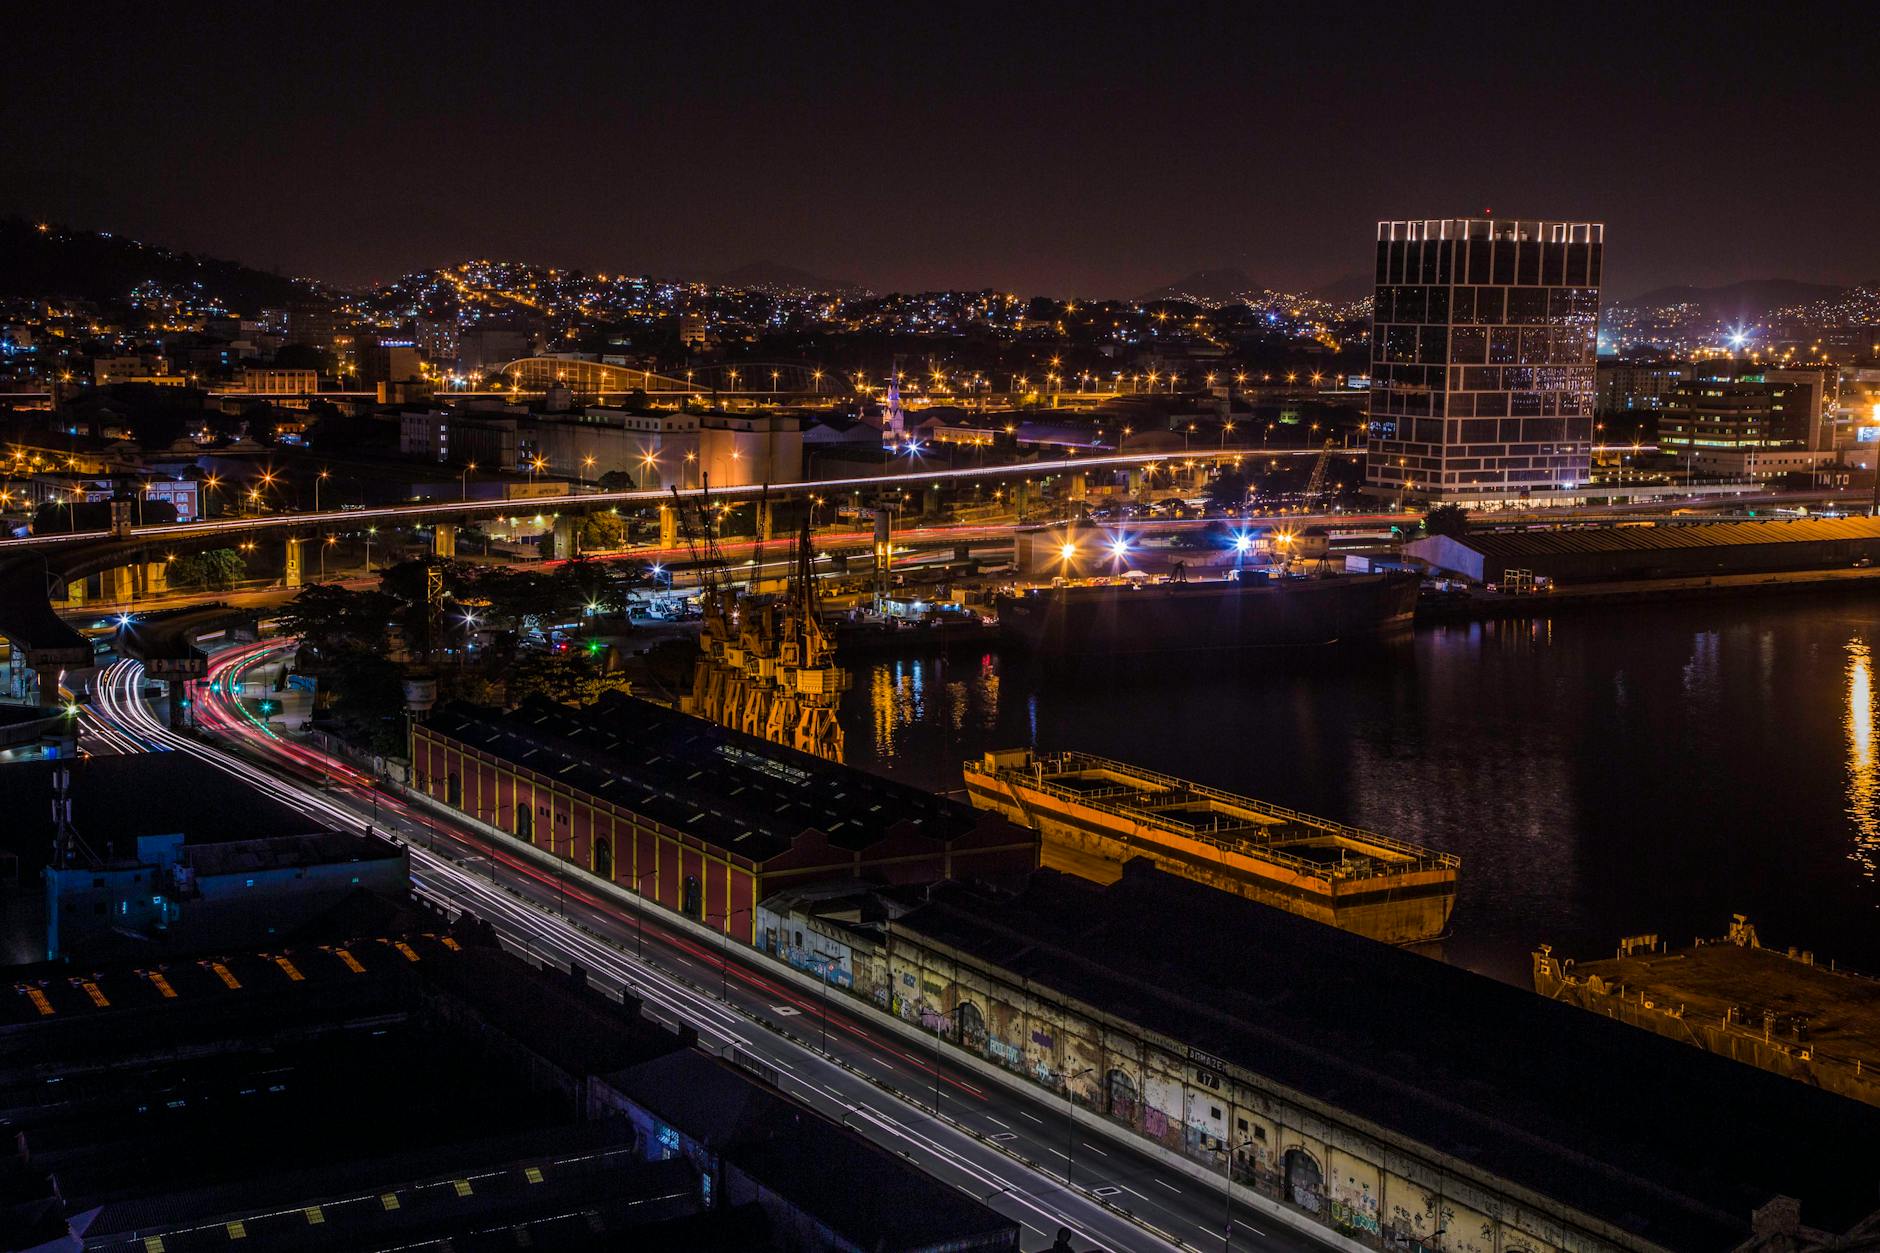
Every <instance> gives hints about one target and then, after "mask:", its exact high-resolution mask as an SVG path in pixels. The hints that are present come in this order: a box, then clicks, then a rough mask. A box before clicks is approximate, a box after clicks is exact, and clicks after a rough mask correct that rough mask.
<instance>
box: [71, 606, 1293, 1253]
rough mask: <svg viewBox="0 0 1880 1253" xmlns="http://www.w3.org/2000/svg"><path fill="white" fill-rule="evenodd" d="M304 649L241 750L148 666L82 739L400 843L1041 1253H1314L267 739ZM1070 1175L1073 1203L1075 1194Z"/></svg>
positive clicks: (253, 662) (437, 880)
mask: <svg viewBox="0 0 1880 1253" xmlns="http://www.w3.org/2000/svg"><path fill="white" fill-rule="evenodd" d="M292 646H293V644H292V641H285V640H266V641H261V642H259V643H250V644H241V645H236V646H234V647H232V648H230V649H227V650H225V651H223V652H221V653H219V654H218V655H217V656H216V657H215V658H214V659H213V661H212V664H211V674H210V683H208V684H204V685H201V686H199V688H198V693H199V695H200V696H201V699H200V701H199V703H198V705H197V707H196V709H195V714H196V717H197V720H198V723H199V725H200V726H201V727H202V729H203V730H204V731H205V732H207V733H208V734H210V735H212V736H214V737H215V738H217V739H219V740H222V741H223V742H224V743H225V744H227V745H229V746H230V747H231V748H233V749H234V750H235V752H233V753H232V752H228V751H223V750H222V749H219V748H214V747H210V746H207V745H205V744H203V743H201V742H199V741H198V740H197V739H195V738H194V737H192V736H189V735H180V734H176V733H173V732H171V731H169V730H167V729H166V728H165V727H164V726H163V725H162V723H161V721H160V720H159V718H158V717H157V715H156V714H155V713H154V712H153V711H152V709H151V708H150V706H149V705H148V704H147V703H146V702H145V700H144V699H143V698H142V697H141V695H140V691H141V689H142V687H143V677H142V667H141V666H140V665H139V664H137V663H135V662H119V663H117V664H115V665H113V666H112V667H111V668H110V669H109V670H108V671H107V672H106V673H105V677H104V680H103V681H102V682H101V684H100V694H99V698H98V700H97V703H96V705H95V706H94V707H93V708H91V709H89V710H87V711H86V722H85V727H84V734H85V736H86V737H87V738H88V739H90V740H92V741H94V742H99V741H102V746H103V747H106V748H108V749H114V750H116V751H181V752H189V753H192V754H195V755H197V756H198V757H201V758H203V759H204V760H206V761H209V762H211V763H212V764H214V765H216V766H217V767H218V768H220V769H223V770H225V771H227V772H229V773H230V774H233V775H236V776H237V777H240V778H243V779H245V780H247V781H248V782H250V783H251V784H252V785H254V786H255V787H257V788H258V789H260V790H263V791H265V792H267V793H268V794H270V795H272V796H274V797H276V798H277V799H279V800H281V801H283V802H284V803H286V804H289V805H291V806H293V807H295V808H297V809H299V810H301V811H302V812H304V813H306V814H307V815H308V817H309V818H310V819H314V820H317V821H319V822H321V823H325V824H330V825H334V826H338V827H340V828H341V829H360V828H362V827H364V826H366V825H370V826H371V827H372V828H373V829H374V830H376V831H378V832H380V833H382V834H384V835H386V836H388V837H390V838H394V839H398V840H402V841H404V842H405V843H407V844H408V845H409V846H410V851H411V859H412V872H413V879H414V881H415V884H416V888H417V891H418V892H419V894H420V895H421V896H423V897H424V898H426V899H428V900H431V901H433V902H435V903H437V904H439V905H441V906H443V907H444V908H446V909H448V910H451V911H457V910H468V911H470V912H472V913H474V914H476V915H477V916H478V917H481V918H485V919H487V920H488V921H489V922H490V923H491V924H492V925H494V926H495V928H496V929H497V931H498V932H499V934H500V935H501V936H502V937H503V939H504V942H505V943H506V944H508V945H509V946H511V947H512V948H514V949H515V950H516V951H518V952H521V953H523V954H526V955H527V956H529V957H530V958H531V959H533V960H536V961H539V962H543V963H545V964H552V965H554V966H556V967H559V968H566V967H567V966H569V965H570V963H575V964H578V965H579V966H580V967H581V968H582V969H583V970H585V971H586V972H587V974H588V977H589V978H590V979H591V980H592V981H593V982H595V983H596V984H597V985H599V986H601V987H604V988H607V989H608V990H610V991H613V990H618V989H623V988H624V989H628V990H631V991H632V992H633V993H634V994H635V995H637V996H639V997H641V998H642V999H643V1001H644V1003H645V1006H646V1009H647V1012H649V1013H651V1014H653V1015H654V1016H655V1017H658V1018H660V1019H662V1020H664V1021H666V1022H668V1023H671V1024H673V1025H675V1026H677V1025H683V1026H687V1027H690V1028H692V1029H693V1030H695V1031H696V1032H697V1033H698V1039H699V1043H700V1045H701V1047H704V1048H707V1049H709V1050H711V1051H714V1052H717V1053H720V1054H721V1055H724V1056H726V1057H728V1058H731V1059H733V1060H735V1061H737V1062H739V1063H740V1064H743V1065H746V1066H749V1067H751V1068H753V1069H755V1070H757V1071H759V1072H760V1073H763V1074H765V1075H766V1077H773V1076H774V1079H775V1081H776V1082H777V1083H778V1084H779V1085H780V1086H781V1087H782V1088H783V1089H784V1090H785V1091H787V1092H789V1093H791V1094H792V1095H794V1096H796V1097H798V1098H799V1099H802V1100H804V1101H805V1102H807V1103H809V1104H810V1105H812V1106H814V1107H815V1108H817V1109H819V1110H821V1111H822V1112H824V1113H825V1114H827V1115H829V1116H830V1117H832V1118H838V1119H841V1120H842V1121H844V1122H845V1123H847V1124H848V1125H849V1126H851V1127H853V1128H855V1129H856V1130H857V1131H859V1132H860V1133H861V1134H863V1135H866V1136H868V1137H869V1138H870V1139H871V1140H874V1141H875V1142H876V1143H878V1144H881V1145H884V1146H886V1147H888V1148H890V1149H892V1150H893V1151H895V1152H898V1153H901V1154H902V1155H903V1156H905V1157H907V1158H908V1159H909V1160H910V1161H912V1162H914V1163H915V1164H916V1165H918V1166H919V1167H920V1168H921V1169H923V1170H925V1171H927V1172H929V1173H930V1174H933V1175H934V1176H935V1177H937V1178H940V1179H943V1180H946V1181H947V1182H950V1183H953V1184H955V1185H956V1186H958V1187H960V1188H961V1189H962V1190H963V1191H966V1192H970V1193H972V1194H973V1195H975V1196H978V1197H981V1198H983V1199H984V1200H986V1202H987V1203H988V1204H990V1205H992V1206H993V1207H994V1208H995V1209H998V1210H999V1211H1000V1212H1002V1213H1005V1214H1007V1215H1009V1216H1011V1217H1013V1218H1015V1219H1017V1220H1018V1221H1020V1222H1022V1223H1023V1224H1024V1225H1025V1228H1026V1243H1027V1248H1040V1249H1041V1248H1045V1247H1048V1246H1049V1245H1050V1244H1051V1242H1052V1240H1053V1239H1055V1237H1056V1234H1057V1230H1058V1227H1059V1226H1060V1225H1063V1226H1068V1227H1069V1228H1070V1229H1071V1230H1072V1232H1073V1247H1075V1248H1077V1249H1079V1250H1083V1249H1089V1248H1104V1249H1153V1248H1192V1249H1199V1250H1212V1249H1262V1250H1281V1249H1284V1250H1303V1249H1307V1248H1316V1247H1320V1246H1319V1245H1318V1244H1317V1242H1316V1241H1314V1240H1313V1239H1311V1238H1310V1237H1308V1236H1306V1235H1305V1234H1303V1233H1300V1232H1296V1231H1294V1230H1292V1229H1291V1228H1289V1227H1287V1226H1285V1225H1283V1224H1281V1223H1279V1222H1278V1221H1276V1220H1275V1219H1273V1218H1270V1217H1268V1216H1266V1215H1264V1214H1255V1213H1253V1212H1252V1210H1251V1207H1250V1206H1249V1205H1248V1203H1247V1202H1246V1201H1245V1200H1244V1199H1240V1198H1237V1200H1236V1202H1235V1205H1234V1209H1235V1214H1234V1220H1233V1225H1232V1240H1231V1242H1230V1241H1229V1239H1228V1222H1227V1220H1228V1202H1227V1198H1226V1197H1225V1195H1224V1194H1223V1192H1222V1190H1221V1189H1220V1188H1219V1187H1218V1186H1208V1184H1207V1183H1205V1182H1203V1181H1201V1180H1198V1179H1197V1178H1195V1177H1194V1176H1193V1175H1192V1174H1190V1173H1188V1172H1186V1171H1183V1170H1180V1169H1177V1168H1174V1167H1171V1166H1170V1165H1167V1164H1164V1163H1162V1162H1160V1161H1157V1160H1155V1159H1153V1158H1151V1157H1150V1156H1148V1155H1147V1154H1145V1153H1143V1152H1141V1151H1139V1150H1137V1149H1134V1148H1132V1147H1130V1146H1129V1145H1128V1144H1127V1142H1126V1139H1123V1138H1119V1137H1118V1136H1117V1135H1116V1134H1115V1133H1114V1129H1112V1128H1110V1127H1109V1126H1108V1125H1107V1124H1105V1125H1098V1123H1097V1119H1096V1117H1095V1116H1094V1115H1092V1114H1090V1113H1089V1112H1088V1111H1085V1110H1079V1111H1077V1115H1076V1122H1075V1124H1073V1123H1072V1121H1071V1120H1070V1111H1069V1110H1068V1108H1067V1106H1066V1105H1065V1103H1064V1102H1062V1101H1059V1100H1055V1099H1053V1098H1052V1097H1051V1096H1049V1095H1048V1094H1047V1093H1044V1092H1042V1091H1038V1090H1036V1089H1030V1088H1029V1087H1028V1086H1026V1085H1022V1084H1019V1083H1017V1082H1016V1081H1014V1083H1013V1084H1012V1085H1010V1086H1008V1084H1007V1083H1004V1082H1000V1081H997V1080H993V1079H988V1078H986V1077H984V1076H983V1075H982V1074H981V1073H980V1072H978V1071H976V1070H974V1069H972V1068H970V1067H969V1066H967V1065H965V1064H962V1062H961V1061H960V1060H958V1059H956V1058H954V1057H950V1056H949V1055H948V1054H949V1052H950V1050H948V1049H947V1048H945V1047H943V1046H942V1045H941V1044H940V1042H939V1041H938V1040H935V1041H934V1042H933V1044H932V1046H931V1047H930V1048H924V1047H921V1046H918V1045H915V1044H913V1043H912V1042H910V1041H904V1040H902V1039H901V1038H900V1037H899V1036H898V1035H897V1034H896V1033H894V1032H893V1031H892V1030H890V1029H889V1028H888V1027H887V1026H886V1025H885V1023H884V1022H883V1020H881V1019H880V1018H879V1017H877V1016H876V1015H874V1014H872V1013H871V1012H870V1011H868V1010H866V1009H864V1008H862V1007H859V1006H856V1005H854V1004H853V1002H848V1001H846V999H845V998H843V997H842V996H840V995H836V996H831V997H829V998H828V999H826V1000H825V999H824V998H823V997H819V996H817V995H815V994H814V993H811V992H806V991H804V990H801V989H799V988H798V987H796V986H794V982H793V981H792V980H790V979H789V978H788V977H786V976H785V975H784V974H783V973H782V968H781V967H778V966H775V965H774V964H772V963H770V962H769V961H768V960H767V959H765V958H762V957H761V956H759V955H757V954H755V953H752V952H751V951H749V950H747V949H744V948H742V947H737V946H731V945H727V944H723V943H720V944H718V945H713V944H711V943H710V942H709V941H705V940H701V939H699V938H697V937H695V936H693V935H691V934H689V933H687V932H686V931H684V930H683V929H682V928H681V927H680V926H679V925H676V924H675V923H674V922H672V921H670V920H666V919H662V918H660V917H659V916H658V913H657V912H653V913H649V914H645V915H641V914H636V913H635V912H634V911H633V910H632V909H631V908H630V907H628V906H626V905H625V903H624V902H617V901H614V900H612V899H609V898H608V896H607V894H608V888H607V887H606V886H604V885H602V884H601V883H600V882H599V881H598V880H594V879H592V878H590V877H589V876H586V875H585V874H582V873H581V872H579V871H574V870H567V869H561V868H557V867H555V866H553V865H551V864H547V863H546V862H544V861H538V860H537V859H536V858H535V857H531V856H529V855H528V854H527V853H525V852H524V851H523V850H520V849H518V848H515V847H510V848H494V849H493V848H492V846H491V842H490V840H488V839H487V838H485V837H484V836H482V835H480V834H477V833H476V832H474V831H471V830H469V829H466V828H464V827H463V826H461V825H459V824H456V823H453V822H450V821H446V820H444V819H442V818H440V817H439V816H436V815H434V814H432V813H431V812H430V811H429V810H428V809H427V808H423V807H420V806H417V805H414V804H412V803H410V802H408V801H406V800H405V799H403V798H401V797H400V796H399V795H397V794H396V793H394V792H393V791H391V790H390V789H387V788H380V787H377V786H375V785H374V782H373V780H372V779H371V777H370V776H369V775H368V774H367V773H365V772H362V771H361V770H359V769H358V768H356V767H355V766H353V765H351V764H349V763H347V762H344V761H341V760H338V759H336V758H334V757H331V756H328V755H326V754H324V753H321V752H318V751H316V750H315V749H313V748H312V747H310V746H308V745H306V744H304V743H302V742H300V741H299V740H297V739H295V738H291V737H289V736H287V735H285V734H284V733H283V732H282V731H281V729H280V728H279V727H278V726H266V725H263V723H262V722H261V721H260V720H258V719H257V718H256V717H255V716H254V714H253V713H251V712H250V711H249V709H248V708H246V707H244V706H243V705H242V704H241V703H240V702H239V698H232V697H231V696H230V692H231V691H236V692H239V691H240V689H241V685H242V683H243V681H244V679H248V680H253V679H265V680H271V679H272V677H273V675H274V673H275V672H276V671H277V670H278V667H279V664H280V662H281V661H282V660H283V659H284V657H285V656H286V655H287V653H288V652H289V651H290V650H291V648H292ZM256 686H257V687H258V688H266V689H268V690H270V691H271V689H272V686H273V684H272V682H265V683H262V684H257V685H256ZM206 689H212V690H206ZM295 721H297V719H295ZM237 754H239V755H237ZM936 1109H937V1113H936ZM1067 1170H1068V1173H1069V1174H1070V1177H1071V1179H1072V1180H1073V1181H1074V1183H1075V1187H1074V1188H1070V1189H1067V1188H1066V1186H1065V1176H1066V1173H1067Z"/></svg>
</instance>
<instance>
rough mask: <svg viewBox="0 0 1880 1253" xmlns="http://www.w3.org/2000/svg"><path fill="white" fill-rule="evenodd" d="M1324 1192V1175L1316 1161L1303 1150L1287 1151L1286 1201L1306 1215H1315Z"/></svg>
mask: <svg viewBox="0 0 1880 1253" xmlns="http://www.w3.org/2000/svg"><path fill="white" fill-rule="evenodd" d="M1324 1190H1325V1174H1324V1172H1323V1171H1321V1170H1320V1169H1319V1163H1318V1161H1317V1159H1315V1158H1314V1157H1313V1156H1312V1154H1310V1153H1308V1152H1306V1151H1305V1150H1304V1149H1287V1150H1286V1199H1287V1200H1288V1201H1291V1202H1292V1203H1293V1204H1294V1205H1297V1206H1298V1207H1299V1208H1300V1209H1302V1210H1304V1211H1305V1212H1306V1213H1308V1214H1316V1213H1318V1212H1319V1197H1320V1196H1321V1195H1322V1194H1323V1192H1324Z"/></svg>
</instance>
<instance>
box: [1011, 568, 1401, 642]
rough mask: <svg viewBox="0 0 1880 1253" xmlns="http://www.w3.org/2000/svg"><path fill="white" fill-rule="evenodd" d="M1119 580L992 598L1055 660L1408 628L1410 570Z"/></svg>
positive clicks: (1354, 636) (1015, 634)
mask: <svg viewBox="0 0 1880 1253" xmlns="http://www.w3.org/2000/svg"><path fill="white" fill-rule="evenodd" d="M1237 573H1240V577H1238V578H1234V577H1230V578H1225V579H1193V580H1167V581H1162V582H1155V581H1148V580H1143V579H1125V578H1118V579H1114V580H1104V581H1101V582H1091V583H1079V584H1067V585H1062V586H1052V587H1037V588H1027V589H1021V590H1019V591H1017V592H1014V593H1011V594H1008V595H1003V596H1000V597H998V598H996V599H995V600H994V602H993V604H994V609H995V611H996V612H997V614H998V619H999V625H1000V627H1001V628H1002V629H1003V631H1004V633H1005V634H1006V636H1007V637H1008V638H1010V639H1013V640H1015V641H1017V642H1018V643H1020V644H1023V645H1025V646H1026V647H1029V648H1031V649H1034V650H1036V651H1039V652H1045V653H1050V654H1052V655H1054V656H1079V655H1092V654H1113V653H1149V652H1156V653H1162V652H1186V651H1198V650H1218V649H1236V648H1299V647H1311V646H1317V645H1324V644H1334V643H1338V642H1340V641H1347V640H1360V639H1370V638H1374V637H1376V636H1380V635H1384V634H1387V633H1389V632H1392V631H1396V630H1401V629H1405V628H1408V627H1409V626H1410V625H1411V621H1412V619H1413V618H1414V616H1415V614H1416V605H1417V588H1418V585H1419V580H1418V579H1417V577H1416V576H1415V575H1412V574H1399V573H1388V574H1339V575H1327V576H1324V577H1320V578H1288V577H1279V578H1274V577H1270V576H1267V575H1266V574H1265V572H1263V571H1246V572H1237Z"/></svg>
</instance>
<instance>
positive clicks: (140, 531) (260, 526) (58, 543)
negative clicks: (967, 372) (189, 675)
mask: <svg viewBox="0 0 1880 1253" xmlns="http://www.w3.org/2000/svg"><path fill="white" fill-rule="evenodd" d="M1246 455H1248V454H1247V453H1246V451H1245V450H1244V449H1225V450H1215V449H1204V450H1198V451H1195V452H1192V453H1189V452H1184V453H1171V452H1155V453H1111V454H1103V455H1097V456H1090V457H1063V458H1056V459H1053V460H1049V461H1030V462H1026V463H1024V464H1022V465H1000V466H970V467H966V468H963V469H946V470H915V471H910V472H907V473H903V474H876V475H861V476H856V477H852V478H839V479H804V480H798V481H794V482H789V483H770V484H761V483H746V484H741V485H739V486H736V487H709V486H708V487H682V488H677V489H657V488H636V489H634V490H632V491H623V492H580V493H568V494H565V495H561V496H531V497H529V498H527V499H526V500H508V499H499V500H444V501H418V502H412V503H408V504H397V505H380V506H376V507H372V508H365V509H327V510H321V511H308V512H304V513H274V514H263V515H261V516H259V517H240V518H214V519H208V520H205V521H200V522H174V523H165V524H160V525H152V526H132V527H127V528H124V529H123V530H121V531H120V532H118V533H117V534H115V535H114V534H113V533H112V532H110V531H108V530H98V531H77V532H55V533H50V534H45V535H29V536H24V537H21V538H15V539H4V540H0V561H3V560H5V559H6V558H7V557H8V556H9V555H10V554H13V553H23V552H32V551H44V550H48V549H66V548H72V547H75V546H79V545H84V544H95V543H100V542H103V543H108V544H124V543H136V542H149V541H161V540H177V539H193V538H199V537H203V536H209V537H214V536H218V535H240V536H242V537H244V538H246V537H252V536H253V535H255V534H256V533H260V532H269V533H277V532H278V533H292V532H295V531H313V530H319V529H321V528H328V529H334V528H337V529H342V530H359V529H360V528H362V527H366V526H397V525H400V524H409V525H419V526H426V525H432V524H435V523H438V522H452V521H460V520H469V519H474V518H483V517H501V516H504V515H507V514H514V513H518V512H525V511H526V512H529V513H550V512H558V511H560V510H564V509H565V510H592V509H607V508H619V507H622V506H631V507H646V506H657V505H662V504H667V503H670V502H671V501H672V500H673V499H674V497H675V496H677V497H678V498H679V499H681V500H698V499H701V498H708V499H711V500H716V501H752V500H758V499H760V498H764V497H771V498H778V499H787V498H789V497H793V496H807V495H811V494H816V495H822V494H831V493H841V492H887V491H894V490H898V489H904V488H920V487H928V486H941V485H945V484H949V483H955V484H964V483H987V482H1004V481H1007V480H1012V479H1036V478H1043V477H1047V476H1051V475H1057V474H1089V473H1094V472H1099V471H1105V470H1110V471H1116V470H1132V469H1136V468H1138V467H1146V466H1155V465H1164V464H1167V463H1169V462H1176V461H1195V462H1202V461H1220V460H1224V459H1229V458H1233V457H1243V456H1246ZM1259 455H1260V456H1263V457H1279V456H1300V455H1304V456H1312V457H1316V456H1318V455H1319V450H1318V449H1316V448H1313V449H1284V450H1274V451H1272V452H1262V453H1260V454H1259Z"/></svg>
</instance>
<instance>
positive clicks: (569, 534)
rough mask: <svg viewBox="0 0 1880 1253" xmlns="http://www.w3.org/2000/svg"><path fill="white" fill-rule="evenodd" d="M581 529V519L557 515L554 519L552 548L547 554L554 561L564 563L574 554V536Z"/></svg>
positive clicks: (568, 515)
mask: <svg viewBox="0 0 1880 1253" xmlns="http://www.w3.org/2000/svg"><path fill="white" fill-rule="evenodd" d="M580 528H581V519H579V518H577V517H575V516H574V515H573V514H559V515H557V516H556V518H555V529H554V531H553V533H552V534H553V541H552V542H553V548H552V550H551V551H550V553H549V556H550V558H551V559H553V560H555V561H566V560H567V559H568V558H570V557H572V556H574V554H575V546H576V545H575V536H576V535H577V533H579V531H580Z"/></svg>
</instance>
